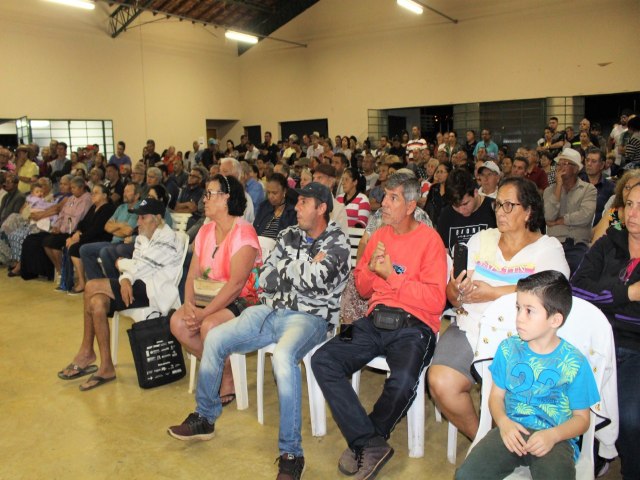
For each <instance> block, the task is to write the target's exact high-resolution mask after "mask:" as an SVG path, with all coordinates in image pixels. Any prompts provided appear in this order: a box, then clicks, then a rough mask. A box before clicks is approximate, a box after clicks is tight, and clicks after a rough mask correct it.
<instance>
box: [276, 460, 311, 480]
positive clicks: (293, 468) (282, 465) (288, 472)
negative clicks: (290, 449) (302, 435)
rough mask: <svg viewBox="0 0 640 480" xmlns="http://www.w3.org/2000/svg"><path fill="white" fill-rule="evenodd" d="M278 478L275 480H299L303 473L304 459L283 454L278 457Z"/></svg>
mask: <svg viewBox="0 0 640 480" xmlns="http://www.w3.org/2000/svg"><path fill="white" fill-rule="evenodd" d="M277 460H278V476H277V477H276V480H299V479H300V478H302V474H303V473H304V457H294V456H293V455H291V454H290V453H285V454H283V455H282V456H280V457H278V459H277Z"/></svg>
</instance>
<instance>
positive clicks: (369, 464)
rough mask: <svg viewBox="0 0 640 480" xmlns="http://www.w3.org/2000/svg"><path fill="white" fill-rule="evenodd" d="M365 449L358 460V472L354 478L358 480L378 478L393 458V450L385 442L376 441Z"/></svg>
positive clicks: (381, 440)
mask: <svg viewBox="0 0 640 480" xmlns="http://www.w3.org/2000/svg"><path fill="white" fill-rule="evenodd" d="M375 440H376V441H374V442H371V443H370V444H369V445H367V446H366V447H364V448H363V449H362V451H361V452H360V455H358V456H357V458H358V472H357V474H356V476H355V477H354V478H356V480H371V479H373V478H376V475H378V473H379V472H380V470H381V469H382V467H384V465H385V464H386V463H387V462H388V461H389V459H390V458H391V457H392V456H393V448H391V447H390V446H389V444H388V443H387V442H386V441H385V440H383V439H382V438H380V439H375Z"/></svg>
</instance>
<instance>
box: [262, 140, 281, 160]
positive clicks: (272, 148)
mask: <svg viewBox="0 0 640 480" xmlns="http://www.w3.org/2000/svg"><path fill="white" fill-rule="evenodd" d="M259 149H260V153H263V150H266V151H267V153H266V155H267V160H268V161H269V162H271V163H273V164H274V165H275V164H276V163H278V146H277V145H276V144H275V143H272V144H271V145H267V144H266V143H263V144H262V145H260V147H259Z"/></svg>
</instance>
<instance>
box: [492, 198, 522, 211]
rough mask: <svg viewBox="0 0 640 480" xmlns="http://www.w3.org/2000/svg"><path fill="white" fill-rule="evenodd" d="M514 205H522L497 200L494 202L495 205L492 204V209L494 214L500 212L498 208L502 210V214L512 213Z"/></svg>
mask: <svg viewBox="0 0 640 480" xmlns="http://www.w3.org/2000/svg"><path fill="white" fill-rule="evenodd" d="M516 205H522V204H521V203H514V202H510V201H508V200H507V201H506V202H501V201H499V200H496V203H494V204H493V209H494V210H495V212H496V213H498V210H500V208H502V210H503V211H504V213H511V212H512V211H513V207H514V206H516Z"/></svg>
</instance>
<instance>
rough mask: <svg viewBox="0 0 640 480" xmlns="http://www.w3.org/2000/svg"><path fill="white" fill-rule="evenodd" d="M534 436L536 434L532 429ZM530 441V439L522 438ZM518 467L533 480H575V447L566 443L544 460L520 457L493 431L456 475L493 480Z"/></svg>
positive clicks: (459, 478)
mask: <svg viewBox="0 0 640 480" xmlns="http://www.w3.org/2000/svg"><path fill="white" fill-rule="evenodd" d="M529 432H530V433H531V435H533V432H534V430H531V429H529ZM522 436H523V438H524V440H525V441H527V440H528V439H529V436H530V435H524V434H523V435H522ZM519 466H527V467H529V470H530V472H531V477H532V478H533V480H538V479H540V480H547V479H550V478H553V479H554V480H574V479H575V478H576V465H575V462H574V461H573V447H572V446H571V444H570V443H569V442H568V441H567V440H564V441H562V442H558V443H556V444H555V445H554V446H553V448H552V449H551V450H550V451H549V452H548V453H546V454H545V455H543V456H541V457H536V456H535V455H532V454H527V455H524V456H522V457H519V456H518V455H516V454H515V453H511V452H510V451H509V450H507V447H505V445H504V442H503V441H502V437H501V436H500V430H499V429H498V428H494V429H493V430H491V431H490V432H489V433H487V435H486V436H485V437H484V438H483V439H482V440H481V441H480V442H479V443H478V445H476V446H475V448H474V449H473V450H471V452H470V453H469V455H468V456H467V459H466V460H465V461H464V463H463V464H462V465H461V466H460V468H458V470H457V471H456V477H455V478H456V480H493V479H495V478H505V477H507V476H508V475H510V474H511V473H512V472H513V471H514V470H515V469H516V468H518V467H519Z"/></svg>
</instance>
